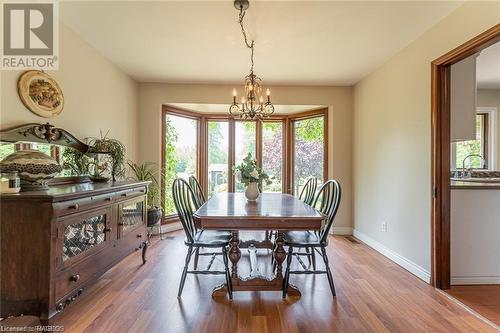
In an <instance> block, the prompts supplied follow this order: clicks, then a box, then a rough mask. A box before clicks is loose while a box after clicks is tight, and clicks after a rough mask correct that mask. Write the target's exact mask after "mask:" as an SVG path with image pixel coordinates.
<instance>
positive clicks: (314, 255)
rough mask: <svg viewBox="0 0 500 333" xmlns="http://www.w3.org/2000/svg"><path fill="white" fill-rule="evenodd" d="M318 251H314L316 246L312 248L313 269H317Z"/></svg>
mask: <svg viewBox="0 0 500 333" xmlns="http://www.w3.org/2000/svg"><path fill="white" fill-rule="evenodd" d="M315 252H316V251H314V248H311V261H312V266H313V270H316V253H315Z"/></svg>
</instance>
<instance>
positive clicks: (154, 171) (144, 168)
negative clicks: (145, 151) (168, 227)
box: [128, 161, 162, 227]
mask: <svg viewBox="0 0 500 333" xmlns="http://www.w3.org/2000/svg"><path fill="white" fill-rule="evenodd" d="M128 166H129V167H130V170H131V171H132V173H133V175H134V179H136V180H139V181H150V182H151V184H150V185H149V188H148V193H147V201H148V221H147V222H148V227H152V226H154V225H156V224H158V223H159V222H160V221H161V217H162V210H161V207H160V183H159V182H158V179H157V178H156V175H158V172H159V170H158V167H157V165H156V164H155V163H152V162H146V163H142V164H138V163H134V162H132V161H129V162H128Z"/></svg>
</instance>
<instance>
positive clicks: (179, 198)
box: [172, 178, 197, 243]
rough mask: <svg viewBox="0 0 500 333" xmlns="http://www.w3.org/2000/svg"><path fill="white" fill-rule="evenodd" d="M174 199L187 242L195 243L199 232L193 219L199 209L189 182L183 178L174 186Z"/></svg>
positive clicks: (177, 180) (174, 183) (176, 180)
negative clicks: (195, 237) (196, 234)
mask: <svg viewBox="0 0 500 333" xmlns="http://www.w3.org/2000/svg"><path fill="white" fill-rule="evenodd" d="M172 197H173V199H174V205H175V209H176V210H177V214H178V216H179V219H180V220H181V223H182V227H183V229H184V232H185V233H186V238H187V242H188V243H193V242H194V240H193V238H194V235H195V233H196V231H197V229H196V226H195V224H194V218H193V213H194V211H195V210H196V209H197V207H196V197H195V194H194V192H193V190H192V189H191V187H190V186H189V184H188V182H186V181H185V180H184V179H182V178H177V179H175V180H174V182H173V184H172Z"/></svg>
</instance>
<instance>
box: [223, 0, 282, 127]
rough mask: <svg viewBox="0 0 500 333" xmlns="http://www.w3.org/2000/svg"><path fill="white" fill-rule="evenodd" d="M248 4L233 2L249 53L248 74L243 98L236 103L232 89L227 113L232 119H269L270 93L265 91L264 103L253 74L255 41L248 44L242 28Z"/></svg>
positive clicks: (238, 1)
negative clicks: (231, 100)
mask: <svg viewBox="0 0 500 333" xmlns="http://www.w3.org/2000/svg"><path fill="white" fill-rule="evenodd" d="M249 6H250V3H249V2H248V0H235V1H234V7H236V9H238V10H239V12H240V15H239V20H238V23H239V24H240V26H241V32H242V34H243V38H244V40H245V45H246V47H247V48H249V49H250V51H251V56H250V62H251V67H250V74H248V75H247V76H245V85H244V87H243V90H244V92H243V97H242V98H241V104H238V103H237V102H236V95H237V93H236V89H233V104H231V106H230V107H229V113H230V114H231V115H232V116H233V117H239V118H240V119H259V120H262V119H263V118H266V117H269V116H270V115H272V114H273V113H274V106H273V104H272V103H271V91H270V90H269V89H267V90H266V97H267V98H266V101H265V102H264V97H263V96H262V87H261V85H260V83H261V81H262V80H261V78H260V77H258V76H257V75H255V74H254V72H253V65H254V61H253V51H254V45H255V41H254V40H252V41H251V42H250V43H249V42H248V38H247V33H246V31H245V28H244V26H243V19H244V18H245V10H247V9H248V7H249Z"/></svg>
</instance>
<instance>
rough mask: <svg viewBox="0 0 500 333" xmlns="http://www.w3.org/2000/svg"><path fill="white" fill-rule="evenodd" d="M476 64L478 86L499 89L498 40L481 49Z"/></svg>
mask: <svg viewBox="0 0 500 333" xmlns="http://www.w3.org/2000/svg"><path fill="white" fill-rule="evenodd" d="M476 64H477V65H476V80H477V86H478V88H481V89H500V42H498V43H495V44H493V45H491V46H490V47H488V48H486V49H484V50H483V51H481V54H479V56H478V57H477V63H476Z"/></svg>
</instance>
